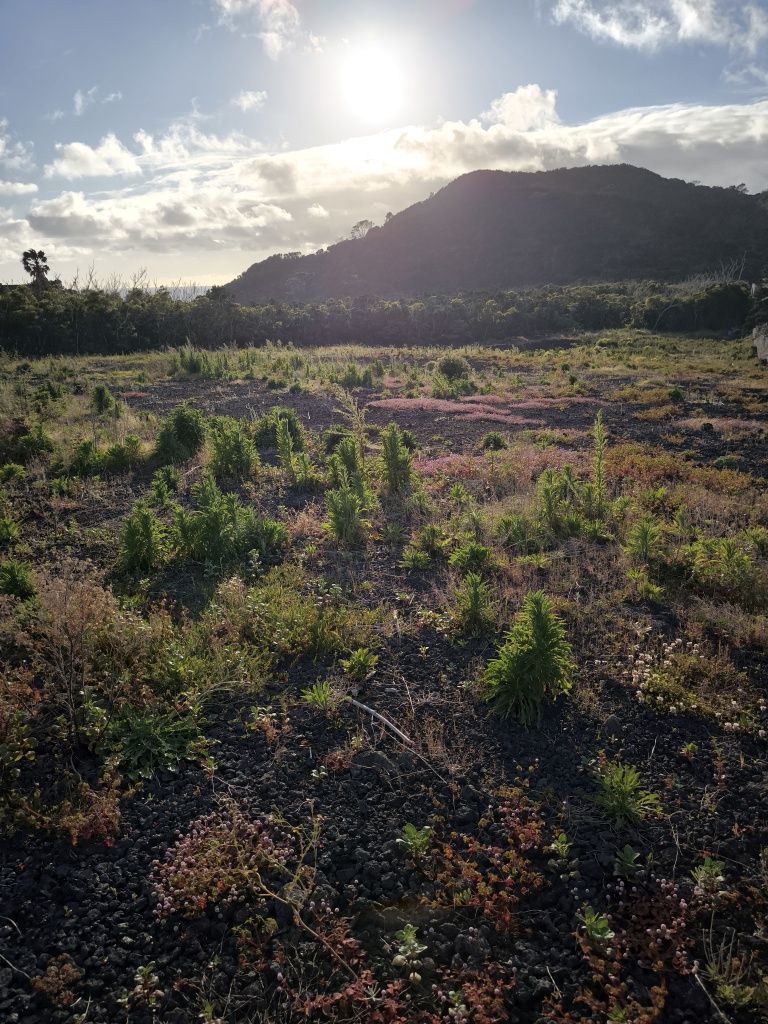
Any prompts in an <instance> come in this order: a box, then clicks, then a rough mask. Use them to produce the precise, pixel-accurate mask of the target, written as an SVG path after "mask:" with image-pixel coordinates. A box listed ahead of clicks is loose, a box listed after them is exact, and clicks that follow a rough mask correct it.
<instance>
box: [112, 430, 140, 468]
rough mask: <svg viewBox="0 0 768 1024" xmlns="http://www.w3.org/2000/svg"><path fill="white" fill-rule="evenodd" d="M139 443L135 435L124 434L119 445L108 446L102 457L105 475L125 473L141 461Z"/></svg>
mask: <svg viewBox="0 0 768 1024" xmlns="http://www.w3.org/2000/svg"><path fill="white" fill-rule="evenodd" d="M141 457H142V451H141V441H140V440H139V438H138V437H137V436H136V435H135V434H126V435H125V438H124V439H123V441H122V442H120V443H119V444H113V445H110V447H109V448H107V450H106V452H105V453H104V456H103V466H104V470H105V472H107V473H125V472H126V470H129V469H131V467H132V466H135V465H136V464H137V463H138V462H140V461H141Z"/></svg>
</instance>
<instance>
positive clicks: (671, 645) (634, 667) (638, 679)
mask: <svg viewBox="0 0 768 1024" xmlns="http://www.w3.org/2000/svg"><path fill="white" fill-rule="evenodd" d="M681 654H684V655H688V656H689V657H693V658H699V657H701V646H700V645H699V644H695V643H693V642H692V641H690V640H683V639H682V638H681V637H677V639H675V640H670V641H669V642H668V643H665V644H663V645H662V647H661V649H660V651H652V650H648V649H647V648H646V649H643V645H642V644H635V645H634V647H633V648H632V653H631V654H630V661H629V667H628V668H627V670H626V671H625V673H624V675H625V676H626V677H628V678H630V679H631V680H632V685H633V686H634V687H635V696H636V697H637V699H638V700H639V701H641V702H642V703H643V704H647V705H649V706H651V707H655V708H656V710H659V711H661V710H666V711H668V712H669V713H670V714H672V715H674V714H676V712H678V711H681V710H682V708H681V707H678V705H676V704H669V703H668V699H669V698H668V697H667V696H666V695H665V694H664V693H659V692H658V690H657V686H658V684H659V683H662V684H663V681H664V677H665V676H666V675H667V673H668V672H670V671H671V669H672V667H673V665H674V660H675V658H676V657H679V656H680V655H681ZM686 707H687V708H693V709H695V708H696V699H695V698H694V697H691V699H690V700H688V701H686Z"/></svg>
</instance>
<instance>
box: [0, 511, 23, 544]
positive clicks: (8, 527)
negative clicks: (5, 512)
mask: <svg viewBox="0 0 768 1024" xmlns="http://www.w3.org/2000/svg"><path fill="white" fill-rule="evenodd" d="M19 533H20V531H19V524H18V523H17V522H16V521H15V519H11V517H10V516H0V545H2V546H5V545H6V544H13V542H14V541H17V540H18V539H19Z"/></svg>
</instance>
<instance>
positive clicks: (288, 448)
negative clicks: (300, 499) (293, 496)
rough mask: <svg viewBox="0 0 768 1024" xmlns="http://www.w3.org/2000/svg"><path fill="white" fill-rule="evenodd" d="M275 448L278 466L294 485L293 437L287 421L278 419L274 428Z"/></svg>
mask: <svg viewBox="0 0 768 1024" xmlns="http://www.w3.org/2000/svg"><path fill="white" fill-rule="evenodd" d="M275 447H276V448H277V457H278V459H279V460H280V465H281V466H282V467H283V469H284V470H285V472H286V474H287V476H288V479H289V480H290V481H291V483H293V484H295V483H296V467H295V465H294V461H293V437H292V436H291V430H290V427H289V426H288V420H285V419H278V421H277V424H276V426H275Z"/></svg>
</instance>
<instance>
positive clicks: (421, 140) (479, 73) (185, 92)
mask: <svg viewBox="0 0 768 1024" xmlns="http://www.w3.org/2000/svg"><path fill="white" fill-rule="evenodd" d="M0 13H1V15H2V17H1V18H0V280H22V278H23V276H24V275H23V271H22V270H21V265H20V262H19V256H20V254H21V252H22V251H23V250H24V249H26V248H28V247H29V246H34V247H35V248H43V249H45V251H46V253H47V254H48V257H49V261H50V263H51V266H52V268H53V270H54V272H55V273H57V274H60V275H61V277H62V278H63V279H64V280H65V282H67V281H69V280H70V279H71V278H72V277H73V275H74V274H75V273H76V272H77V271H78V270H79V272H80V276H81V278H82V277H83V275H84V274H85V273H86V272H87V271H88V268H89V267H91V266H93V267H95V272H96V275H97V276H98V277H101V278H106V277H108V276H111V275H113V274H119V275H122V276H123V277H124V278H125V279H128V278H129V277H130V276H131V274H132V273H134V272H136V271H137V270H139V269H140V268H146V269H147V271H148V273H149V276H150V278H151V279H152V280H155V281H157V282H168V283H171V282H176V281H179V280H183V281H187V282H190V281H195V282H198V283H200V284H211V283H215V282H223V281H226V280H229V279H230V278H232V277H233V276H235V275H236V274H237V273H239V272H240V271H242V270H244V269H245V268H246V267H247V266H249V265H250V264H251V263H252V262H254V261H255V260H257V259H262V258H263V257H265V256H268V255H270V254H271V253H273V252H280V251H292V250H300V251H302V252H313V251H315V250H316V249H318V248H320V247H322V246H325V245H328V244H329V243H332V242H334V241H336V240H337V239H339V238H340V237H342V236H343V235H345V234H347V233H348V231H349V229H350V227H351V226H352V224H354V223H355V222H356V221H358V220H361V219H363V218H370V219H371V220H373V221H374V222H376V223H380V222H381V221H383V219H384V216H385V214H386V213H387V211H389V210H392V211H395V210H399V209H402V208H403V207H404V206H407V205H408V204H410V203H412V202H415V201H417V200H419V199H422V198H424V197H425V196H427V195H428V194H429V192H430V191H432V190H434V189H436V188H439V187H440V186H441V185H443V184H445V183H446V182H447V181H450V180H451V179H452V178H454V177H456V176H457V175H459V174H461V173H463V172H465V171H468V170H473V169H476V168H481V167H495V168H503V169H508V170H538V169H546V168H550V167H562V166H572V165H577V164H585V163H614V162H629V163H636V164H639V165H642V166H645V167H649V168H651V169H652V170H655V171H658V172H659V173H661V174H666V175H671V176H677V177H682V178H685V179H687V180H699V181H702V182H704V183H705V184H722V185H730V184H737V183H739V182H745V183H746V184H747V185H748V186H749V188H750V189H751V190H753V191H761V190H764V189H768V0H752V2H751V3H737V2H734V0H131V2H130V3H126V2H125V0H34V3H30V2H29V0H0Z"/></svg>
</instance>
